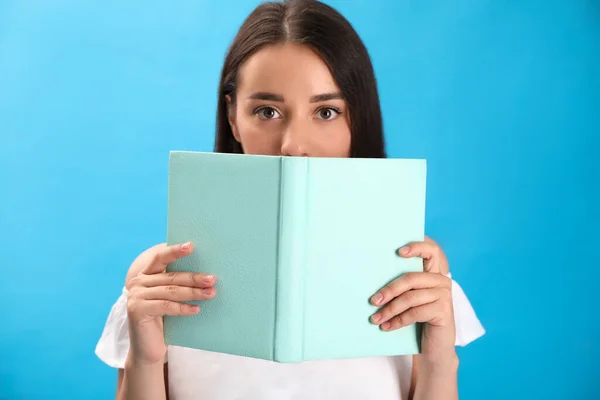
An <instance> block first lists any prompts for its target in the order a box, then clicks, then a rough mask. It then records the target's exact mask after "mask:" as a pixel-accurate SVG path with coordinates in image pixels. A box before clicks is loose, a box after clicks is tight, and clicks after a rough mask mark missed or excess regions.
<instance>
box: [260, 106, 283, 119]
mask: <svg viewBox="0 0 600 400" xmlns="http://www.w3.org/2000/svg"><path fill="white" fill-rule="evenodd" d="M256 114H257V115H258V117H259V118H261V119H275V118H279V117H280V116H281V115H279V113H278V112H277V110H275V109H274V108H273V107H263V108H260V109H258V110H257V111H256Z"/></svg>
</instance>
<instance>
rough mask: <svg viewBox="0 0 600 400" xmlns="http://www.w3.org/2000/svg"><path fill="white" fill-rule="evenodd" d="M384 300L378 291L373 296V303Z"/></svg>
mask: <svg viewBox="0 0 600 400" xmlns="http://www.w3.org/2000/svg"><path fill="white" fill-rule="evenodd" d="M382 300H383V295H382V294H381V293H377V294H376V295H375V296H373V303H375V304H379V303H381V301H382Z"/></svg>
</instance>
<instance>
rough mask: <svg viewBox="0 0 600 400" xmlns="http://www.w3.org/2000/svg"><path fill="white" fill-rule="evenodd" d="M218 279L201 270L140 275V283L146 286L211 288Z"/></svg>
mask: <svg viewBox="0 0 600 400" xmlns="http://www.w3.org/2000/svg"><path fill="white" fill-rule="evenodd" d="M216 281H217V279H216V277H215V276H214V275H207V274H203V273H199V272H167V273H164V274H154V275H145V276H144V275H143V276H141V277H140V280H139V284H140V285H142V286H145V287H153V286H170V285H174V286H189V287H200V288H210V287H213V286H214V285H215V283H216Z"/></svg>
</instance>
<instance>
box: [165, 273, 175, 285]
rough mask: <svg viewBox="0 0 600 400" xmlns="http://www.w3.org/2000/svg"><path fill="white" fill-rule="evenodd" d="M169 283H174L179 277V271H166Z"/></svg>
mask: <svg viewBox="0 0 600 400" xmlns="http://www.w3.org/2000/svg"><path fill="white" fill-rule="evenodd" d="M166 275H167V280H168V282H169V285H172V284H173V283H174V282H175V280H176V279H177V272H166Z"/></svg>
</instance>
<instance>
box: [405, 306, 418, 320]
mask: <svg viewBox="0 0 600 400" xmlns="http://www.w3.org/2000/svg"><path fill="white" fill-rule="evenodd" d="M419 314H420V313H419V309H418V308H411V309H409V310H408V311H407V312H406V315H407V318H410V320H411V321H416V320H417V319H418V318H419Z"/></svg>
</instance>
